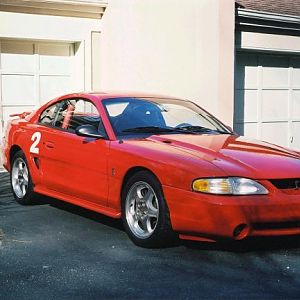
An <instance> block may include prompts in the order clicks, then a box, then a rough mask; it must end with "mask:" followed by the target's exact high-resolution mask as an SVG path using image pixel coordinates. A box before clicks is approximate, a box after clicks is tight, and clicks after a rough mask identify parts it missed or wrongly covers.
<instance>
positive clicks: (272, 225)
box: [252, 221, 300, 230]
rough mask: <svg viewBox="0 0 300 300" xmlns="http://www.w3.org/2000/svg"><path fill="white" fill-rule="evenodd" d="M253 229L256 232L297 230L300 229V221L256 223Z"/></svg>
mask: <svg viewBox="0 0 300 300" xmlns="http://www.w3.org/2000/svg"><path fill="white" fill-rule="evenodd" d="M252 228H253V229H254V230H276V229H277V230H280V229H292V228H295V229H296V228H300V221H289V222H268V223H254V224H253V225H252Z"/></svg>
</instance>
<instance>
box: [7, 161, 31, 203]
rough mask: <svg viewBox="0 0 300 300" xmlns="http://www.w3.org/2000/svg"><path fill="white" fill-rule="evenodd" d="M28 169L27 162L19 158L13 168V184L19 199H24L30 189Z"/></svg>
mask: <svg viewBox="0 0 300 300" xmlns="http://www.w3.org/2000/svg"><path fill="white" fill-rule="evenodd" d="M28 178H29V176H28V168H27V165H26V163H25V161H24V160H23V159H22V158H20V157H18V158H17V159H16V160H15V161H14V163H13V166H12V173H11V183H12V187H13V190H14V192H15V194H16V196H17V197H18V198H23V197H24V196H25V195H26V193H27V189H28V183H29V179H28Z"/></svg>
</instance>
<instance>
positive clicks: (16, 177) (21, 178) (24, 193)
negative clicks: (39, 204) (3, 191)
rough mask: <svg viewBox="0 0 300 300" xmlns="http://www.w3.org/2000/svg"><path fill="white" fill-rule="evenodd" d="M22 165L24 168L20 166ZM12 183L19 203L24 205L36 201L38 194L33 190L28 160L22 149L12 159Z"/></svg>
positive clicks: (13, 191) (12, 188)
mask: <svg viewBox="0 0 300 300" xmlns="http://www.w3.org/2000/svg"><path fill="white" fill-rule="evenodd" d="M20 165H22V168H20V167H19V166H20ZM22 169H23V172H22ZM26 170H27V172H26ZM22 173H23V174H22ZM26 175H27V176H26ZM26 178H27V180H26ZM22 182H23V183H22ZM26 182H27V184H26ZM10 185H11V190H12V193H13V195H14V197H15V200H16V201H17V202H18V203H20V204H22V205H29V204H33V203H34V202H35V201H36V199H37V194H36V193H35V192H34V191H33V183H32V179H31V176H30V171H29V167H28V162H27V160H26V157H25V155H24V152H23V151H22V150H19V151H18V152H16V153H15V155H14V156H13V158H12V160H11V172H10ZM23 186H24V187H25V189H24V188H23Z"/></svg>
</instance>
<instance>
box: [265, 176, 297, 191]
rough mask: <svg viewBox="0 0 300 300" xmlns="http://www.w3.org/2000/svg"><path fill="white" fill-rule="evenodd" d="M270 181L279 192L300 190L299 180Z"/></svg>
mask: <svg viewBox="0 0 300 300" xmlns="http://www.w3.org/2000/svg"><path fill="white" fill-rule="evenodd" d="M270 181H271V183H272V184H273V185H275V186H276V187H277V188H278V189H280V190H287V189H294V190H295V189H300V178H291V179H271V180H270Z"/></svg>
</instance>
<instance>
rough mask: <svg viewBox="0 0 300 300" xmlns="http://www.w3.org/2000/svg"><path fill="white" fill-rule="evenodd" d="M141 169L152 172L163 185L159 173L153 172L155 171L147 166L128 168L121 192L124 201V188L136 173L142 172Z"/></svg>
mask: <svg viewBox="0 0 300 300" xmlns="http://www.w3.org/2000/svg"><path fill="white" fill-rule="evenodd" d="M140 171H147V172H149V173H150V174H152V175H153V176H154V177H155V178H156V180H157V181H158V183H159V184H160V185H161V182H160V180H159V178H158V177H157V175H156V174H155V173H153V171H151V170H150V169H148V168H146V167H142V166H135V167H132V168H130V169H128V170H127V172H126V173H125V175H124V177H123V182H122V186H121V191H120V192H121V194H120V200H121V201H122V193H123V190H124V187H125V185H126V183H127V181H128V180H129V179H130V178H131V177H132V176H133V175H134V174H136V173H138V172H140Z"/></svg>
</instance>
